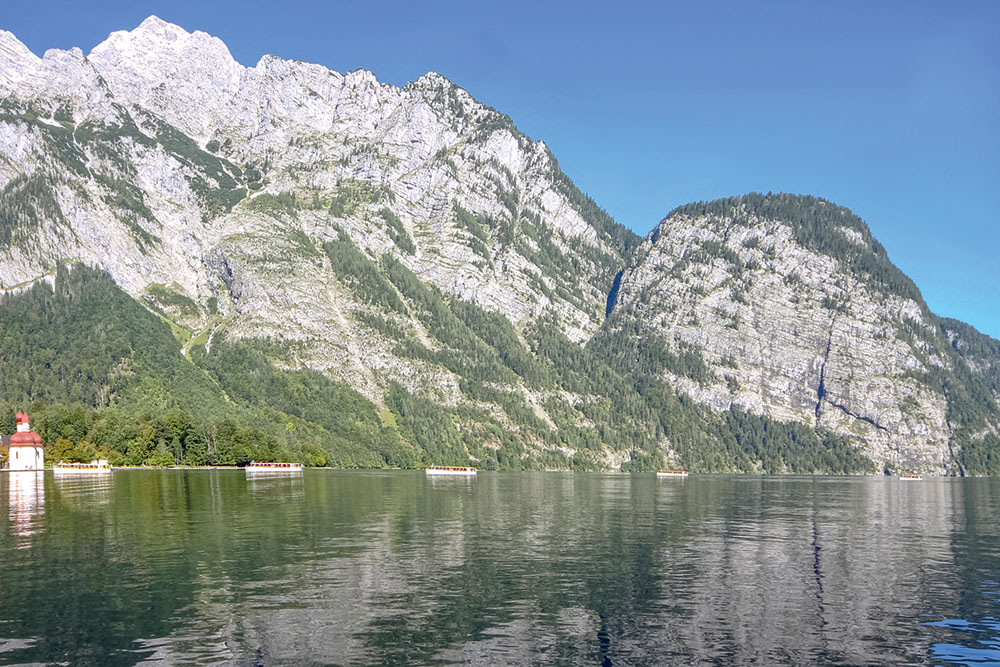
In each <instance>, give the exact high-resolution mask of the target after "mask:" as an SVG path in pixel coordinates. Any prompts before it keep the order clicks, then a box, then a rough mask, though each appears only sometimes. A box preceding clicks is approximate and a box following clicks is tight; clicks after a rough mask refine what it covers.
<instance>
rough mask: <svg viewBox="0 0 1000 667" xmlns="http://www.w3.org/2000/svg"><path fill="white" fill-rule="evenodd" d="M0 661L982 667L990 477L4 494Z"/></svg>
mask: <svg viewBox="0 0 1000 667" xmlns="http://www.w3.org/2000/svg"><path fill="white" fill-rule="evenodd" d="M0 558H2V560H0V664H23V663H34V664H38V663H43V664H44V663H53V662H62V663H66V664H74V665H79V664H95V665H98V664H99V665H131V664H178V663H183V664H218V663H225V664H236V665H253V664H264V665H269V664H412V663H417V664H449V663H474V664H538V663H549V664H605V665H633V664H634V665H640V664H664V663H665V664H699V663H701V664H733V663H742V664H747V663H755V664H803V663H816V662H818V663H826V664H829V663H844V664H865V663H868V664H871V663H881V664H891V663H898V664H968V665H983V664H1000V480H990V479H972V480H960V479H928V480H924V481H921V482H900V481H899V480H895V479H886V478H836V477H817V478H809V477H750V476H734V477H728V476H704V477H698V476H691V477H689V478H688V479H657V478H656V477H655V476H653V475H651V474H646V475H622V474H581V473H577V474H573V473H480V474H479V476H478V477H477V478H474V479H464V478H446V479H442V478H437V479H435V478H430V479H429V478H427V477H426V476H425V475H424V473H423V472H422V471H421V472H409V471H406V472H340V471H319V470H316V471H313V470H309V471H306V472H305V474H304V475H300V476H298V477H295V478H284V479H282V478H267V479H255V480H248V479H246V477H245V476H244V473H243V472H242V471H228V470H214V471H207V470H206V471H201V470H198V471H187V472H182V471H120V472H115V473H114V474H113V475H112V476H110V477H106V478H105V479H93V478H90V479H87V478H76V479H65V478H59V479H56V478H55V477H54V476H53V474H52V473H51V472H48V473H43V474H37V475H36V474H33V473H28V474H25V473H4V474H2V475H0Z"/></svg>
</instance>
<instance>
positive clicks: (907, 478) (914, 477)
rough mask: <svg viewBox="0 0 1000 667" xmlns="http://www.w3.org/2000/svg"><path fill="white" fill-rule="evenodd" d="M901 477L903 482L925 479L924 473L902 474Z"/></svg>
mask: <svg viewBox="0 0 1000 667" xmlns="http://www.w3.org/2000/svg"><path fill="white" fill-rule="evenodd" d="M899 479H900V481H902V482H919V481H920V480H922V479H923V475H900V476H899Z"/></svg>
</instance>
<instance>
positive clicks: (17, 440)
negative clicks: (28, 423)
mask: <svg viewBox="0 0 1000 667" xmlns="http://www.w3.org/2000/svg"><path fill="white" fill-rule="evenodd" d="M10 446H11V447H41V446H42V436H40V435H38V434H37V433H35V432H34V431H18V432H17V433H15V434H13V435H12V436H10Z"/></svg>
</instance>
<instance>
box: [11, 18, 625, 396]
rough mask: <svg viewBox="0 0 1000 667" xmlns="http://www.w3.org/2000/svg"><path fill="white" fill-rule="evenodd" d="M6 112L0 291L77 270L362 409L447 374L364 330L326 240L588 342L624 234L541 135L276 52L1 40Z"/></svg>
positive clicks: (454, 103)
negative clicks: (285, 349) (318, 381)
mask: <svg viewBox="0 0 1000 667" xmlns="http://www.w3.org/2000/svg"><path fill="white" fill-rule="evenodd" d="M0 99H2V109H0V157H2V160H0V218H2V219H3V224H2V225H0V227H3V233H4V234H5V235H6V239H4V240H5V241H9V243H8V244H5V245H4V247H3V248H2V249H0V288H4V289H10V288H12V287H16V286H18V285H20V284H24V283H27V282H30V281H33V280H36V279H38V278H39V277H41V276H45V275H47V274H50V273H51V272H52V270H53V267H54V266H55V265H56V263H58V262H61V261H64V260H70V259H74V260H83V261H85V262H87V263H88V264H90V265H93V266H97V267H100V268H102V269H104V270H106V271H107V272H108V273H110V274H111V275H112V276H113V277H114V279H115V280H116V282H118V284H119V285H121V286H122V287H123V288H124V289H125V290H126V291H128V292H129V293H130V294H132V295H133V296H134V297H136V298H138V299H141V300H143V301H144V302H146V303H147V304H149V305H150V307H153V308H156V309H157V310H158V311H159V312H161V313H163V314H164V315H165V316H166V317H168V318H170V319H171V320H172V321H174V322H175V323H176V324H179V325H180V326H182V327H183V328H184V329H186V330H187V331H188V332H189V333H190V335H191V338H192V339H193V340H206V339H207V340H209V341H210V340H211V337H212V336H213V334H214V332H215V331H216V330H217V329H219V328H221V327H225V331H226V335H227V336H229V337H230V338H272V339H278V340H282V341H286V342H289V343H292V344H295V345H296V346H297V350H298V359H299V361H300V362H301V363H302V364H304V365H308V366H310V367H312V368H316V369H320V370H325V371H329V372H330V373H332V374H333V375H335V376H337V377H339V378H342V379H346V380H348V381H350V382H352V383H353V384H355V385H357V386H359V387H361V388H362V389H363V391H365V393H366V394H368V395H369V396H372V397H377V396H379V395H380V392H381V391H382V389H384V386H385V383H386V382H387V381H388V380H390V379H393V380H399V381H403V382H404V383H406V384H407V386H411V387H415V382H416V381H415V378H416V377H417V376H421V377H426V376H427V375H431V376H435V377H436V380H435V381H434V382H432V384H437V385H439V386H440V387H445V388H447V387H449V386H454V385H456V384H457V380H456V379H455V378H451V379H449V378H448V377H447V375H448V374H447V373H444V374H442V372H441V371H440V369H432V368H425V367H422V366H421V365H420V364H419V363H417V362H414V361H412V360H404V361H400V360H399V359H398V358H397V357H396V356H394V355H393V354H392V353H391V351H390V350H391V348H392V347H393V345H394V343H393V342H392V341H388V340H381V339H380V336H379V334H378V333H377V332H373V331H372V330H371V329H370V328H366V327H365V326H363V325H362V324H359V322H358V319H357V317H356V316H357V315H358V314H359V313H363V312H367V311H369V310H371V308H370V307H369V306H366V305H364V304H363V303H360V302H359V300H358V297H357V295H356V293H354V292H352V291H351V290H350V289H348V287H346V286H345V282H350V276H345V275H344V274H343V271H342V267H337V266H333V265H332V264H331V260H330V258H329V256H328V254H327V253H325V252H324V251H323V248H324V244H325V243H330V242H334V241H337V240H338V239H341V238H342V236H341V235H346V237H347V238H348V239H350V242H351V243H353V244H355V245H356V246H357V247H358V248H359V249H360V251H361V253H362V254H363V256H364V259H365V261H368V262H371V263H373V264H375V265H378V264H380V263H382V262H384V261H385V260H386V258H393V259H394V260H396V261H398V262H400V263H402V264H403V265H404V266H405V267H406V268H407V269H409V270H410V271H412V272H413V273H415V274H416V275H417V276H418V277H419V278H420V280H422V281H424V282H427V283H430V284H432V285H435V286H437V287H439V288H440V289H442V290H443V291H444V292H445V293H449V294H453V295H455V296H457V297H459V298H462V299H465V300H467V301H471V302H473V303H476V304H478V305H480V306H481V307H483V308H485V309H486V310H490V311H496V312H501V313H503V314H504V315H505V316H506V317H507V318H509V319H510V320H512V321H513V322H515V323H524V322H526V321H527V320H529V319H531V318H533V317H535V316H537V315H539V314H540V313H542V312H543V311H545V312H549V313H554V314H556V316H557V318H558V321H559V322H560V326H561V328H562V329H563V331H564V332H565V333H566V334H567V335H568V336H569V337H570V338H571V339H573V340H576V341H582V340H585V339H587V338H588V337H589V336H590V335H591V334H592V333H593V332H594V331H595V330H596V329H597V328H598V327H599V326H600V323H601V321H602V319H603V314H604V312H603V311H604V304H605V300H606V293H607V289H608V286H609V285H610V282H611V277H613V275H614V273H615V271H616V270H617V269H618V268H620V266H621V265H622V264H623V263H624V255H625V253H626V252H627V250H628V249H629V245H630V244H631V243H633V242H634V241H633V239H634V238H635V237H634V235H632V234H631V233H630V232H627V231H626V230H624V228H621V227H620V226H618V225H616V224H615V223H613V221H611V220H610V218H608V217H607V216H606V215H605V214H604V213H603V211H600V209H598V208H597V207H596V206H594V205H593V203H592V202H590V200H589V199H587V198H586V197H584V196H582V195H581V194H580V193H579V191H578V190H577V189H576V188H575V187H574V186H573V185H572V183H571V182H570V181H569V180H568V179H567V178H566V177H565V176H564V175H563V174H562V172H561V171H560V170H559V167H558V165H557V163H556V162H555V160H554V158H553V157H552V155H551V154H550V152H549V151H548V149H547V148H546V147H545V145H544V144H543V143H541V142H534V141H531V140H530V139H528V138H527V137H525V136H524V135H523V134H521V133H520V132H518V131H517V130H516V128H515V127H514V126H513V124H512V123H511V121H510V119H509V118H507V117H506V116H504V115H502V114H500V113H498V112H497V111H495V110H493V109H490V108H488V107H485V106H483V105H482V104H480V103H479V102H477V101H476V100H475V99H473V98H472V96H471V95H469V94H468V93H467V92H466V91H464V90H462V89H460V88H458V87H457V86H455V85H453V84H451V83H450V82H449V81H447V80H446V79H445V78H444V77H442V76H440V75H437V74H434V73H431V74H428V75H426V76H424V77H422V78H421V79H420V80H418V81H416V82H414V83H411V84H409V85H407V86H406V87H405V88H397V87H394V86H391V85H386V84H382V83H379V82H378V80H377V79H376V78H375V76H374V75H373V74H372V73H371V72H367V71H363V70H359V71H355V72H351V73H349V74H346V75H342V74H340V73H337V72H333V71H331V70H328V69H326V68H325V67H321V66H318V65H311V64H307V63H302V62H297V61H287V60H282V59H281V58H277V57H273V56H265V57H264V58H262V59H261V60H260V62H259V63H258V64H257V65H256V66H255V67H244V66H242V65H240V64H239V63H237V62H236V61H234V60H233V58H232V57H231V55H230V54H229V51H228V49H227V48H226V46H225V44H223V43H222V42H221V41H220V40H219V39H217V38H215V37H212V36H209V35H207V34H205V33H202V32H197V31H196V32H194V33H188V32H187V31H185V30H183V29H182V28H180V27H178V26H175V25H172V24H169V23H166V22H164V21H161V20H160V19H158V18H156V17H150V18H149V19H147V20H146V21H144V22H143V23H142V24H141V25H140V26H139V27H137V28H136V29H135V30H132V31H128V32H126V31H121V32H116V33H113V34H112V35H111V36H110V37H109V38H108V39H107V40H106V41H104V42H103V43H101V44H100V45H98V46H97V47H95V48H94V49H93V51H92V52H91V53H90V54H88V55H86V56H85V55H84V54H83V53H82V52H81V51H80V50H79V49H73V50H71V51H57V50H50V51H48V52H47V53H46V54H45V56H44V58H38V57H37V56H35V55H34V54H32V53H31V52H30V51H29V50H28V49H27V48H25V47H24V45H23V44H21V43H20V42H18V41H17V39H16V38H15V37H14V36H13V35H11V34H10V33H7V32H0ZM189 301H190V303H191V304H193V307H184V308H179V307H178V306H177V304H179V303H183V304H188V303H189ZM393 317H394V318H395V319H397V320H399V319H401V318H402V319H405V318H404V317H402V316H400V315H399V314H396V315H394V316H393ZM404 324H405V325H406V326H407V327H409V328H411V329H412V332H411V333H412V334H413V335H414V336H417V337H425V338H426V332H425V331H423V330H422V329H421V327H420V325H419V323H418V322H415V321H413V322H406V323H404ZM445 393H446V394H451V396H452V400H455V399H456V398H457V396H456V395H455V392H454V391H451V390H448V389H445Z"/></svg>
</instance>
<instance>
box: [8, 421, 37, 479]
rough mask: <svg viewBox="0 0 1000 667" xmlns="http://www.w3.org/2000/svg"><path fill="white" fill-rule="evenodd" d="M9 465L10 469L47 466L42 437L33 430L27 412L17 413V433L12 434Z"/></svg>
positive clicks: (30, 468) (29, 468)
mask: <svg viewBox="0 0 1000 667" xmlns="http://www.w3.org/2000/svg"><path fill="white" fill-rule="evenodd" d="M7 466H8V467H9V468H10V470H41V469H43V468H44V467H45V454H44V453H43V452H42V438H41V436H39V435H38V434H37V433H35V432H34V431H32V430H31V425H30V424H29V423H28V414H27V413H26V412H18V413H17V433H15V434H14V435H12V436H10V452H9V453H8V455H7Z"/></svg>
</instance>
